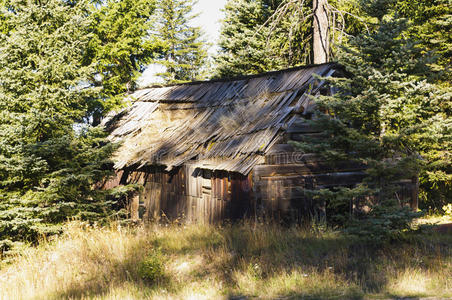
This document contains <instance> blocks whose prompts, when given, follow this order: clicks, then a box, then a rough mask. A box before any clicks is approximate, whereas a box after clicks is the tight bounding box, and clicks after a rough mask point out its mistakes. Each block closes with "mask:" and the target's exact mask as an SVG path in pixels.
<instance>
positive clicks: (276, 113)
mask: <svg viewBox="0 0 452 300" xmlns="http://www.w3.org/2000/svg"><path fill="white" fill-rule="evenodd" d="M333 69H334V65H333V64H322V65H312V66H306V67H298V68H292V69H287V70H282V71H277V72H270V73H265V74H260V75H253V76H245V77H240V78H235V79H229V80H212V81H205V82H192V83H186V84H179V85H172V86H165V87H150V88H145V89H141V90H138V91H136V92H134V93H133V94H131V95H130V96H129V97H128V100H129V102H130V105H129V106H128V107H127V108H125V109H124V110H122V111H121V112H119V113H117V114H112V115H111V116H109V117H108V118H106V120H105V121H104V125H106V127H107V128H108V130H109V131H110V139H111V140H112V141H115V142H116V141H121V142H122V146H121V147H120V149H119V150H118V151H117V153H116V155H115V157H114V160H115V168H116V169H123V168H127V167H132V168H140V167H142V166H145V165H163V166H166V169H167V170H168V171H169V170H171V169H173V168H174V167H177V166H181V165H183V164H184V163H187V162H190V163H191V164H194V167H197V168H202V169H211V170H226V171H231V172H239V173H242V174H245V175H246V174H248V173H249V172H250V171H251V170H252V168H253V167H254V166H255V165H256V164H259V163H262V162H263V160H264V155H265V153H266V151H268V149H269V148H270V147H271V146H272V145H273V144H274V143H275V142H276V141H277V140H278V138H279V137H280V136H281V134H283V133H284V129H285V128H287V127H288V126H290V124H291V123H292V122H294V121H295V120H296V119H297V118H299V116H297V114H298V113H300V112H303V111H306V109H307V108H308V106H309V105H310V102H311V101H310V98H309V95H315V94H316V93H318V91H319V90H320V88H321V87H322V85H323V84H324V83H323V82H321V81H319V80H318V79H316V78H315V77H313V74H318V75H320V76H324V77H327V76H330V75H331V74H332V73H333V72H334V71H333Z"/></svg>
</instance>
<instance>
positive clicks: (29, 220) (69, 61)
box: [0, 0, 116, 248]
mask: <svg viewBox="0 0 452 300" xmlns="http://www.w3.org/2000/svg"><path fill="white" fill-rule="evenodd" d="M8 5H9V6H8V9H7V10H4V12H5V14H6V20H7V26H9V27H10V28H13V30H10V31H8V32H7V33H6V34H1V35H0V78H2V81H1V83H0V111H1V112H0V240H2V241H4V242H2V245H4V247H3V248H5V247H6V246H8V247H9V246H10V244H11V243H10V242H8V240H9V241H12V242H17V241H20V240H29V241H33V242H34V241H36V240H37V238H38V237H39V236H41V235H48V234H53V233H58V232H60V231H61V228H60V226H59V224H60V223H61V222H63V221H66V220H67V219H68V218H80V219H84V220H100V219H102V218H105V217H107V216H109V215H111V213H112V208H113V203H111V202H109V201H107V192H105V191H99V190H95V189H94V186H95V184H96V183H98V182H99V181H101V180H102V179H103V178H105V177H106V176H109V175H110V174H111V162H110V160H109V157H110V156H111V154H112V152H113V151H114V149H115V147H116V146H115V145H112V144H110V143H108V142H107V140H106V133H105V132H104V131H103V130H102V129H101V128H89V127H86V126H85V125H82V124H80V123H78V122H79V121H80V120H81V119H82V117H83V116H85V115H86V112H87V110H88V107H89V106H90V101H91V100H92V99H94V98H98V97H100V95H101V93H100V88H98V87H94V86H92V85H90V84H88V83H89V82H90V77H91V76H92V74H93V73H95V72H96V69H95V67H94V66H93V65H88V64H86V63H85V57H86V53H87V52H88V51H89V49H90V46H89V44H90V41H91V39H92V38H93V35H92V33H91V31H90V28H91V19H90V17H89V14H88V13H87V12H88V10H87V8H88V3H87V2H85V1H78V2H77V3H68V2H64V1H59V0H48V1H45V5H44V4H43V3H41V2H34V1H25V2H11V3H9V4H8ZM3 8H4V7H3ZM5 245H6V246H5Z"/></svg>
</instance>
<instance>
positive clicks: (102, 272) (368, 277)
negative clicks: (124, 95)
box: [0, 223, 452, 299]
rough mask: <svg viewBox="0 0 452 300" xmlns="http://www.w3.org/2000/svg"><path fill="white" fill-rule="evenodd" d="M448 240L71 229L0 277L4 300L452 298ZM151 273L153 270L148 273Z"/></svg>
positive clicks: (194, 229)
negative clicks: (368, 241)
mask: <svg viewBox="0 0 452 300" xmlns="http://www.w3.org/2000/svg"><path fill="white" fill-rule="evenodd" d="M451 251H452V236H450V235H440V234H436V233H433V232H427V233H416V234H412V235H410V236H408V237H407V239H406V240H405V241H399V242H397V243H392V244H386V245H383V246H380V247H374V246H372V245H365V244H362V243H361V242H360V241H359V240H354V239H349V238H345V237H344V236H342V235H340V234H339V233H337V232H333V231H328V230H327V231H321V232H319V231H318V230H315V231H314V230H309V229H300V228H282V227H279V226H271V225H250V224H242V225H234V226H225V227H214V226H207V225H189V226H180V225H179V226H176V225H174V226H159V225H149V226H139V227H130V228H128V227H127V228H124V227H119V226H111V227H109V228H93V227H88V226H85V225H84V224H81V223H71V224H70V225H68V228H67V230H66V233H65V234H64V235H63V236H61V237H59V238H56V239H55V240H53V241H43V242H42V243H41V244H40V246H38V247H30V248H26V249H25V250H23V251H22V252H21V253H20V254H18V255H17V256H16V257H14V258H13V261H12V263H9V264H3V266H2V267H1V269H0V298H1V299H229V298H232V297H236V296H237V297H239V296H245V297H250V298H252V297H256V298H261V299H275V298H282V297H284V298H287V299H298V298H304V299H361V298H367V297H377V298H378V297H385V298H388V297H389V298H391V297H394V298H397V297H408V296H409V297H422V296H435V297H452V255H451V254H452V252H451ZM146 268H148V269H146Z"/></svg>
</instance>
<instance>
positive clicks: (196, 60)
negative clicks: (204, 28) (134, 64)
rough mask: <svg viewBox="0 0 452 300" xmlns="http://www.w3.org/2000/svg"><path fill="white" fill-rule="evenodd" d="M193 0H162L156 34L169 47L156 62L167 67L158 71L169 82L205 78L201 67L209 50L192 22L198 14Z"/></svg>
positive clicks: (199, 31) (199, 30) (198, 29)
mask: <svg viewBox="0 0 452 300" xmlns="http://www.w3.org/2000/svg"><path fill="white" fill-rule="evenodd" d="M193 5H194V1H193V0H162V1H160V2H159V8H158V10H159V12H158V14H157V17H158V20H159V23H160V24H159V26H158V30H157V33H156V34H157V36H158V37H159V38H160V39H161V40H162V42H163V43H164V45H165V48H166V50H165V51H164V53H163V55H162V56H161V57H160V59H158V60H156V61H155V62H156V63H158V64H161V65H163V66H164V67H165V68H166V71H165V72H163V73H161V74H158V75H159V76H161V77H162V78H163V79H164V80H165V81H166V82H167V83H177V82H184V81H192V80H195V79H202V78H200V75H201V74H202V67H203V65H204V63H205V59H206V56H207V51H206V49H205V43H204V41H203V40H202V32H201V29H200V28H199V27H194V26H191V25H190V21H191V20H192V19H193V18H195V17H196V15H192V10H193Z"/></svg>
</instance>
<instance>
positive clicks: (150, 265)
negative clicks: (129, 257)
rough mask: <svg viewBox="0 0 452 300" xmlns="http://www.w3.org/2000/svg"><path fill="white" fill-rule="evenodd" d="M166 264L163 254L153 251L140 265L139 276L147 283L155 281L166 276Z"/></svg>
mask: <svg viewBox="0 0 452 300" xmlns="http://www.w3.org/2000/svg"><path fill="white" fill-rule="evenodd" d="M164 273H165V272H164V265H163V261H162V257H161V254H160V253H158V252H157V251H153V252H152V253H151V254H149V255H148V256H146V257H145V258H144V260H143V261H142V262H140V264H139V265H138V276H140V278H141V279H142V280H144V281H146V282H147V283H155V282H157V281H158V280H160V279H162V278H163V277H164V275H165V274H164Z"/></svg>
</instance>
